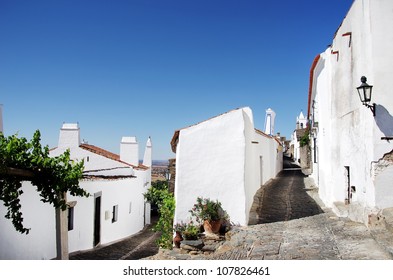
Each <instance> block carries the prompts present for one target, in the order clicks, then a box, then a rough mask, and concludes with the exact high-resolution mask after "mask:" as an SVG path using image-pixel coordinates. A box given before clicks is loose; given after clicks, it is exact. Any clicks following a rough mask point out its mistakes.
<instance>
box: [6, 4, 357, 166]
mask: <svg viewBox="0 0 393 280" xmlns="http://www.w3.org/2000/svg"><path fill="white" fill-rule="evenodd" d="M351 4H352V0H330V1H328V2H326V1H320V0H298V1H294V0H281V1H279V0H278V1H264V0H236V1H232V0H221V1H220V0H113V1H109V0H94V1H93V0H91V1H85V0H34V1H31V0H24V1H21V0H0V104H3V105H4V108H3V110H4V113H3V117H4V130H5V131H4V132H5V134H6V135H10V134H15V133H18V134H19V135H20V136H23V137H27V138H29V139H30V138H31V137H32V135H33V133H34V131H35V130H36V129H39V130H40V131H41V134H42V142H43V143H44V144H46V145H49V146H50V147H55V146H56V145H57V140H58V134H59V129H60V127H61V125H62V123H63V122H79V125H80V127H81V137H82V138H84V139H86V140H87V141H88V142H89V143H90V144H93V145H96V146H99V147H102V148H104V149H107V150H110V151H112V152H115V153H119V142H120V139H121V137H122V136H136V137H137V138H138V141H139V142H140V144H141V148H140V150H141V151H140V153H141V154H142V153H143V147H144V145H145V143H146V140H147V138H148V136H151V137H152V142H153V149H154V150H153V159H157V160H158V159H168V158H171V157H174V154H173V153H172V151H171V149H170V145H169V142H170V140H171V138H172V135H173V133H174V131H175V130H176V129H179V128H183V127H186V126H189V125H192V124H195V123H198V122H200V121H203V120H206V119H208V118H210V117H213V116H216V115H219V114H221V113H224V112H226V111H229V110H232V109H235V108H239V107H243V106H249V107H251V109H252V110H253V113H254V121H255V125H256V127H257V128H260V129H263V125H264V118H265V110H266V109H267V108H269V107H271V108H272V109H273V110H275V112H276V114H277V116H276V132H281V134H282V135H284V136H287V137H288V138H289V137H290V134H291V132H292V131H293V129H294V128H295V122H296V116H297V115H298V114H299V113H300V111H301V110H303V111H304V112H305V113H306V112H307V94H308V82H309V71H310V66H311V63H312V61H313V59H314V57H315V56H316V55H317V54H318V53H321V52H323V51H325V49H326V48H327V46H328V45H329V44H331V43H332V40H333V36H334V33H335V31H336V30H337V28H338V27H339V25H340V23H341V22H342V20H343V19H344V17H345V15H346V13H347V11H348V10H349V8H350V6H351Z"/></svg>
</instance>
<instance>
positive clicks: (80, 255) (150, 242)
mask: <svg viewBox="0 0 393 280" xmlns="http://www.w3.org/2000/svg"><path fill="white" fill-rule="evenodd" d="M156 222H157V217H153V219H152V224H151V225H149V226H147V227H145V228H144V229H143V230H142V231H141V232H139V233H137V234H135V235H132V236H130V237H128V238H125V239H123V240H121V241H118V242H115V243H113V244H109V245H105V246H102V247H100V246H99V247H97V248H94V249H92V250H88V251H83V252H76V253H72V254H71V255H70V260H139V259H142V258H146V257H149V256H152V255H154V254H156V253H157V252H158V247H157V245H156V243H155V240H157V239H158V238H159V233H156V232H154V231H153V230H152V229H153V226H154V224H155V223H156Z"/></svg>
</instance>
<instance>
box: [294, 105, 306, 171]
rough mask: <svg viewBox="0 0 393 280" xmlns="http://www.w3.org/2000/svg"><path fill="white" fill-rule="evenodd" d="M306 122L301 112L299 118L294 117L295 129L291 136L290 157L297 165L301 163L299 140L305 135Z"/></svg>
mask: <svg viewBox="0 0 393 280" xmlns="http://www.w3.org/2000/svg"><path fill="white" fill-rule="evenodd" d="M307 122H308V120H307V117H305V116H304V114H303V111H301V112H300V114H299V116H297V117H296V129H295V130H294V131H293V133H292V135H291V156H292V159H293V160H294V161H295V162H297V163H300V162H301V151H300V139H301V138H302V137H303V136H304V135H305V133H306V129H307Z"/></svg>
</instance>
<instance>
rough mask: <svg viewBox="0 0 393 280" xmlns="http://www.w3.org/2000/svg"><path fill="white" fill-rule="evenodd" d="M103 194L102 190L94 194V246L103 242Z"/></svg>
mask: <svg viewBox="0 0 393 280" xmlns="http://www.w3.org/2000/svg"><path fill="white" fill-rule="evenodd" d="M101 196H102V193H101V192H99V193H95V194H94V243H93V245H94V247H95V246H97V245H98V244H100V242H101Z"/></svg>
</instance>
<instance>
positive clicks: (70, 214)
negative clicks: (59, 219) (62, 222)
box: [68, 207, 74, 231]
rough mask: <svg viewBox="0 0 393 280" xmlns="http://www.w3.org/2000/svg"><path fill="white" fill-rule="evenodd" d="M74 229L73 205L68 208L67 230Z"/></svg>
mask: <svg viewBox="0 0 393 280" xmlns="http://www.w3.org/2000/svg"><path fill="white" fill-rule="evenodd" d="M73 229H74V207H69V208H68V231H71V230H73Z"/></svg>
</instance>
